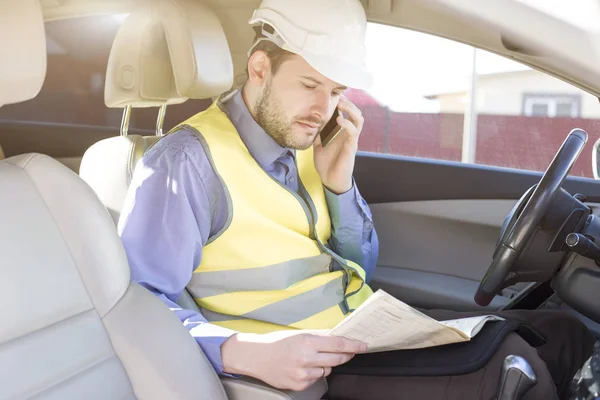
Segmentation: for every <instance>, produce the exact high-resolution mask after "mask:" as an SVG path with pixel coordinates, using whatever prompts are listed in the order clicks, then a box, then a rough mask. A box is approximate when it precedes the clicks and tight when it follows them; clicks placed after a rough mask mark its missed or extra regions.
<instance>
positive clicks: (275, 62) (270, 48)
mask: <svg viewBox="0 0 600 400" xmlns="http://www.w3.org/2000/svg"><path fill="white" fill-rule="evenodd" d="M257 39H258V37H257V38H256V39H255V41H256V40H257ZM259 50H260V51H264V52H265V53H267V56H268V57H269V60H271V72H272V73H273V75H275V73H276V72H277V70H278V69H279V67H280V66H281V64H283V62H284V61H285V60H286V59H288V58H289V57H291V56H293V55H294V53H292V52H290V51H287V50H284V49H282V48H281V47H279V46H277V45H276V44H275V43H273V42H271V41H269V40H261V41H260V42H259V43H258V44H257V45H256V46H254V48H253V49H252V52H251V53H250V56H249V57H248V58H250V57H252V55H253V54H254V53H256V52H257V51H259ZM246 72H248V68H247V67H246Z"/></svg>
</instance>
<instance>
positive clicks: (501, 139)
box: [348, 23, 600, 178]
mask: <svg viewBox="0 0 600 400" xmlns="http://www.w3.org/2000/svg"><path fill="white" fill-rule="evenodd" d="M367 34H368V35H367V38H368V41H367V51H368V60H367V62H368V66H369V69H370V70H371V71H372V73H373V75H374V85H373V87H372V88H370V89H369V90H368V91H356V90H350V91H349V92H348V97H349V98H350V99H351V100H352V101H353V102H354V103H356V105H357V106H358V107H359V108H360V109H361V110H362V112H363V115H364V117H365V126H364V129H363V132H362V134H361V138H360V146H359V149H360V150H363V151H369V152H377V153H385V154H395V155H404V156H413V157H422V158H430V159H436V160H450V161H459V162H461V161H462V162H470V163H476V164H483V165H491V166H500V167H509V168H517V169H524V170H532V171H544V170H545V169H546V168H547V167H548V165H549V163H550V161H551V160H552V157H553V156H554V154H555V153H556V151H557V150H558V148H559V147H560V145H561V143H562V141H563V140H564V139H565V137H566V136H567V134H568V133H569V132H570V131H571V129H573V128H582V129H584V130H586V131H587V132H588V134H589V135H590V137H589V141H588V145H587V146H586V148H585V149H584V152H583V153H582V154H581V156H580V157H579V160H578V162H577V164H576V165H575V166H574V168H573V169H572V171H571V174H572V175H578V176H584V177H589V178H592V177H593V175H592V167H591V160H592V156H591V153H592V147H593V146H592V144H593V143H594V142H595V141H596V139H598V132H600V129H599V128H600V103H599V101H598V99H597V98H596V97H594V96H592V95H590V94H588V93H586V92H584V91H582V90H580V89H578V88H576V87H574V86H572V85H570V84H568V83H565V82H563V81H561V80H559V79H556V78H554V77H551V76H550V75H547V74H545V73H543V72H540V71H537V70H534V69H531V68H529V67H527V66H525V65H522V64H519V63H517V62H514V61H512V60H508V59H506V58H503V57H501V56H498V55H495V54H492V53H489V52H486V51H484V50H475V49H474V48H473V47H471V46H467V45H464V44H461V43H457V42H454V41H451V40H447V39H443V38H439V37H436V36H431V35H427V34H424V33H420V32H414V31H410V30H405V29H400V28H396V27H390V26H383V25H378V24H373V23H370V24H369V26H368V30H367ZM391 43H393V48H390V44H391ZM473 71H474V72H475V73H473ZM472 89H474V90H472ZM472 99H473V107H471V100H472ZM469 141H471V142H470V143H474V144H473V145H471V146H469V145H468V144H469Z"/></svg>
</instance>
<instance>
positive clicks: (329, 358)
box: [307, 353, 354, 367]
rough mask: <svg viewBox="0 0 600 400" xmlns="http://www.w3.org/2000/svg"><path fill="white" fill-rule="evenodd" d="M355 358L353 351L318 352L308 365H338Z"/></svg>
mask: <svg viewBox="0 0 600 400" xmlns="http://www.w3.org/2000/svg"><path fill="white" fill-rule="evenodd" d="M352 358H354V354H352V353H317V354H315V356H314V357H313V358H312V360H311V363H310V365H307V367H337V366H338V365H342V364H345V363H347V362H348V361H350V360H352Z"/></svg>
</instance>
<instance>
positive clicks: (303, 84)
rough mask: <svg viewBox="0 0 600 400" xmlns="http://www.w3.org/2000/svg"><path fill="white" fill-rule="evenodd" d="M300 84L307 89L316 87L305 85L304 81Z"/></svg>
mask: <svg viewBox="0 0 600 400" xmlns="http://www.w3.org/2000/svg"><path fill="white" fill-rule="evenodd" d="M302 86H304V87H305V88H307V89H316V88H317V87H316V86H311V85H307V84H306V83H304V82H302Z"/></svg>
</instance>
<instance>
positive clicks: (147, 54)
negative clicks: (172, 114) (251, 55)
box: [104, 0, 233, 107]
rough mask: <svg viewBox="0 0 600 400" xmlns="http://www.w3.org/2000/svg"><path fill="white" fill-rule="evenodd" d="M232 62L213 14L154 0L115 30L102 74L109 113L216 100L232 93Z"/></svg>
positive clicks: (187, 3)
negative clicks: (227, 91) (105, 70)
mask: <svg viewBox="0 0 600 400" xmlns="http://www.w3.org/2000/svg"><path fill="white" fill-rule="evenodd" d="M232 83H233V62H232V60H231V54H230V52H229V46H228V44H227V39H226V37H225V33H224V32H223V28H222V26H221V23H220V22H219V19H218V18H217V16H216V15H215V13H214V12H213V11H212V10H210V9H209V8H207V7H206V6H205V5H203V4H200V2H190V1H181V0H178V1H175V0H158V1H153V2H147V3H145V4H144V5H143V6H141V8H139V9H138V10H136V11H134V12H133V13H131V14H130V15H129V16H128V17H127V19H125V21H123V24H122V26H121V28H120V29H119V31H118V33H117V35H116V37H115V40H114V42H113V46H112V49H111V52H110V57H109V61H108V68H107V74H106V87H105V93H104V95H105V103H106V105H107V106H108V107H124V106H127V105H131V106H133V107H157V106H161V105H163V104H177V103H182V102H184V101H185V100H187V99H188V98H195V99H205V98H210V97H216V96H218V95H219V94H221V93H222V92H224V91H226V90H228V89H230V88H231V86H232Z"/></svg>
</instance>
